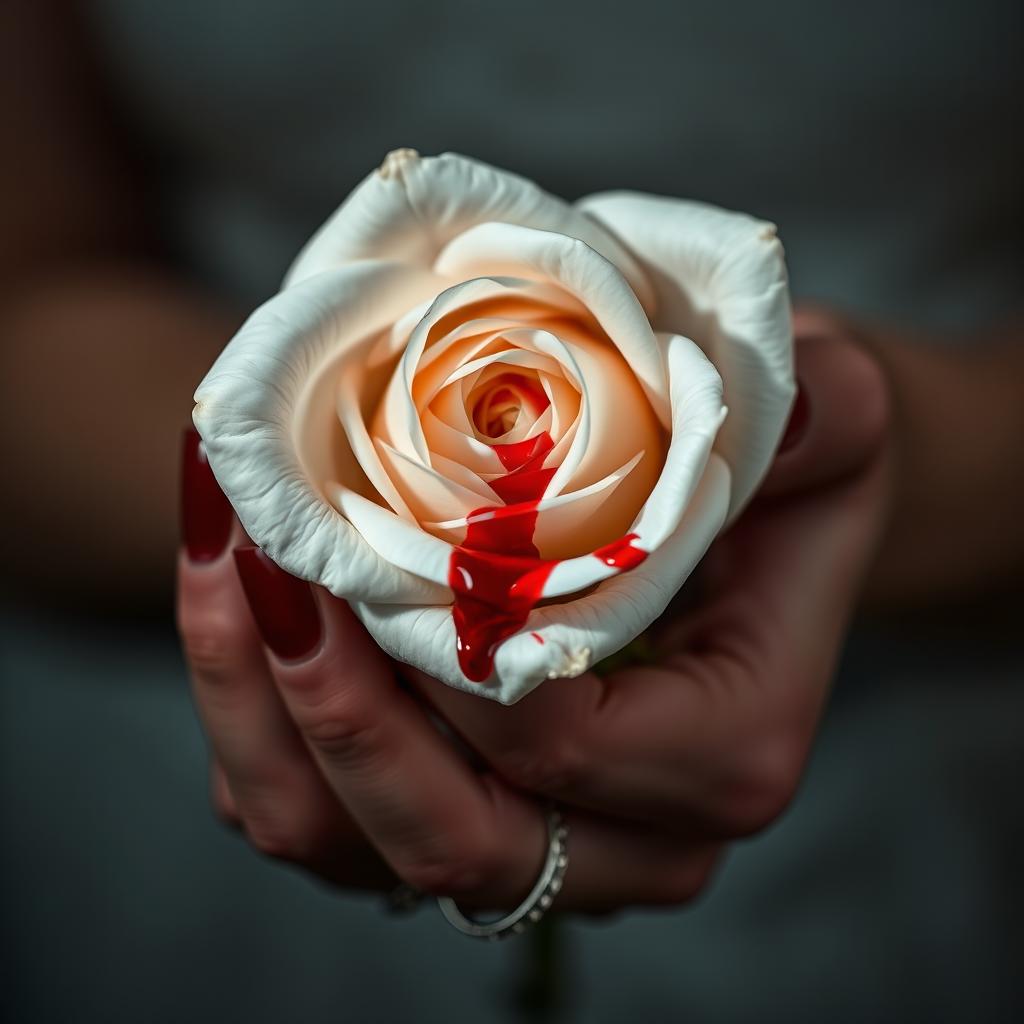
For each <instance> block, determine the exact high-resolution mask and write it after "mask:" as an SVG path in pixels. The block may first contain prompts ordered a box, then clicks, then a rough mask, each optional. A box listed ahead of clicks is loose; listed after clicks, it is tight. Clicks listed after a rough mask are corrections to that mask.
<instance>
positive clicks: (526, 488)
mask: <svg viewBox="0 0 1024 1024" xmlns="http://www.w3.org/2000/svg"><path fill="white" fill-rule="evenodd" d="M552 447H553V445H552V441H551V438H550V437H549V436H548V435H547V434H546V433H544V434H539V435H538V436H537V437H534V438H530V439H529V440H526V441H519V442H517V443H516V444H503V445H494V451H495V453H496V454H497V456H498V458H499V459H500V460H501V464H502V466H504V467H505V469H507V470H508V473H507V474H506V475H505V476H503V477H499V478H497V479H495V480H492V481H491V482H490V487H491V489H492V490H493V491H494V492H495V493H496V494H497V495H498V496H499V497H500V498H501V500H502V501H504V502H506V505H505V506H504V507H501V506H496V507H493V508H479V509H476V510H474V511H473V512H471V513H470V515H469V518H470V519H471V520H472V519H473V518H474V517H477V516H486V518H480V519H478V520H477V521H476V522H470V523H469V525H468V527H467V529H466V538H465V540H464V541H463V542H462V544H461V545H460V546H459V547H456V548H455V549H454V550H453V551H452V556H451V561H450V563H449V566H448V584H449V586H450V587H451V588H452V590H453V591H454V592H455V604H454V606H453V608H452V616H453V618H454V619H455V634H456V637H457V641H456V647H457V650H458V656H459V666H460V667H461V668H462V671H463V674H464V675H465V676H466V678H467V679H471V680H473V681H474V682H483V681H484V680H485V679H487V678H488V677H489V676H490V675H491V673H492V672H493V671H494V652H495V651H496V650H497V649H498V646H499V644H501V643H502V641H504V640H507V639H508V638H509V637H510V636H512V635H513V634H515V633H518V632H519V631H520V630H521V629H522V628H523V626H524V625H525V623H526V619H527V617H528V616H529V614H530V612H531V611H532V610H533V609H534V607H536V605H537V602H538V601H540V599H541V596H542V595H543V592H544V585H545V583H547V580H548V577H549V576H550V575H551V571H552V569H554V567H555V566H556V565H557V564H558V562H557V560H548V559H543V558H541V557H540V555H539V553H538V551H537V548H536V547H535V546H534V543H533V533H534V530H535V529H536V526H537V505H538V504H539V503H540V500H541V498H542V497H543V496H544V490H545V488H546V487H547V485H548V483H549V482H550V480H551V478H552V476H554V474H555V470H554V469H544V468H543V463H544V458H545V456H546V455H547V454H548V452H550V451H551V448H552ZM635 538H636V534H633V533H631V534H628V535H627V536H625V537H622V538H620V539H619V540H617V541H614V542H613V543H611V544H608V545H605V546H604V547H602V548H598V550H597V551H595V552H594V555H595V557H597V558H599V559H600V560H601V561H602V562H604V563H605V565H609V566H612V567H614V568H616V569H618V570H620V571H623V572H624V571H625V570H627V569H632V568H634V567H635V566H637V565H639V564H640V563H641V562H642V561H643V560H644V558H646V557H647V554H646V552H644V551H641V550H639V549H638V548H634V547H633V546H632V541H633V540H634V539H635ZM533 637H534V638H535V639H536V640H537V642H538V643H544V638H543V637H542V636H540V634H538V633H534V634H533Z"/></svg>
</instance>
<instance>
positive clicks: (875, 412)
mask: <svg viewBox="0 0 1024 1024" xmlns="http://www.w3.org/2000/svg"><path fill="white" fill-rule="evenodd" d="M796 360H797V379H798V381H799V387H798V391H797V397H796V400H795V402H794V405H793V410H792V412H791V413H790V420H789V425H788V426H787V429H786V434H785V435H784V437H783V440H782V443H781V444H780V446H779V451H778V453H777V455H776V458H775V462H774V464H773V465H772V468H771V470H770V471H769V473H768V476H767V477H766V478H765V481H764V483H763V484H762V485H761V489H760V491H759V495H760V497H779V496H782V495H786V494H792V493H795V492H797V491H801V490H808V489H811V488H814V487H821V486H823V485H825V484H829V483H833V482H835V481H837V480H841V479H843V478H844V477H847V476H849V475H850V474H851V473H854V472H856V471H858V470H859V469H860V468H862V467H863V466H864V465H865V464H866V463H867V462H868V461H870V460H871V459H872V458H873V457H874V455H875V454H876V453H877V451H878V449H879V446H880V445H881V443H882V441H883V437H884V434H885V431H886V429H887V426H888V405H889V403H888V395H887V389H886V386H885V381H884V378H883V377H882V371H881V369H880V368H879V366H878V364H877V363H876V362H875V361H874V359H872V358H871V356H870V355H869V354H868V353H867V351H866V350H865V349H863V348H861V347H860V345H858V344H857V343H856V341H855V339H854V338H853V336H852V335H850V334H848V333H847V334H837V333H836V328H835V326H834V325H833V327H832V332H831V333H830V334H820V333H814V334H809V335H806V336H803V337H800V336H799V335H798V338H797V346H796Z"/></svg>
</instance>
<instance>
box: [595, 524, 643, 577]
mask: <svg viewBox="0 0 1024 1024" xmlns="http://www.w3.org/2000/svg"><path fill="white" fill-rule="evenodd" d="M636 538H637V535H636V534H635V533H627V534H626V536H625V537H620V538H619V539H618V540H613V541H612V542H611V544H605V546H604V547H603V548H598V549H597V550H596V551H595V552H594V557H595V558H597V559H598V560H600V561H602V562H604V564H605V565H610V566H611V567H612V568H613V569H618V570H619V571H620V572H625V571H626V570H627V569H635V568H636V567H637V566H638V565H639V564H640V563H641V562H642V561H643V560H644V559H645V558H646V557H647V552H646V551H641V550H640V548H635V547H633V541H635V540H636Z"/></svg>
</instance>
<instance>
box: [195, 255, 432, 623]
mask: <svg viewBox="0 0 1024 1024" xmlns="http://www.w3.org/2000/svg"><path fill="white" fill-rule="evenodd" d="M444 286H445V282H443V281H439V280H438V278H437V277H435V276H434V275H433V274H431V273H429V272H428V271H425V270H417V269H413V268H411V267H406V266H402V265H400V264H394V263H383V262H369V261H367V262H364V263H356V264H351V265H349V266H347V267H342V268H341V269H338V270H332V271H328V272H326V273H323V274H320V275H318V276H317V277H314V278H311V279H309V280H308V281H304V282H303V283H302V284H301V285H296V286H295V287H294V288H290V289H289V290H288V291H285V292H281V293H280V294H279V295H277V296H275V297H274V298H272V299H271V300H270V301H269V302H267V303H265V304H264V305H263V306H261V307H260V308H259V309H258V310H256V312H255V313H253V314H252V316H250V317H249V319H248V320H247V321H246V322H245V324H244V325H243V326H242V328H241V330H240V331H239V332H238V334H236V335H235V337H234V338H233V339H232V340H231V342H230V343H229V344H228V346H227V348H225V349H224V351H223V352H222V353H221V354H220V357H219V358H218V359H217V361H216V363H214V365H213V368H212V369H211V370H210V372H209V373H208V374H207V375H206V378H205V379H204V380H203V382H202V383H201V384H200V385H199V388H198V390H197V391H196V395H195V399H196V408H195V410H194V412H193V419H194V421H195V425H196V429H197V430H198V431H199V433H200V434H201V435H202V437H203V441H204V442H205V444H206V451H207V455H208V457H209V460H210V465H211V467H212V468H213V472H214V474H215V475H216V477H217V480H218V481H219V482H220V484H221V486H222V487H223V489H224V491H225V493H226V494H227V495H228V497H229V498H230V500H231V503H232V505H234V507H235V511H236V512H237V513H238V518H239V519H240V520H241V522H242V525H243V526H244V527H245V529H246V532H247V533H248V534H249V536H250V537H251V538H252V539H253V540H254V541H255V542H256V543H257V544H259V545H260V547H262V548H263V549H264V550H265V551H266V552H267V554H268V555H270V557H271V558H272V559H273V560H274V561H275V562H277V563H278V565H280V566H282V567H283V568H285V569H287V570H288V572H290V573H293V574H294V575H295V576H299V577H301V578H302V579H305V580H311V581H313V582H315V583H319V584H322V585H323V586H325V587H327V588H328V589H329V590H330V591H332V592H333V593H335V594H338V595H339V596H344V597H349V598H353V599H357V598H358V599H363V600H373V601H394V602H404V603H410V604H413V603H445V602H447V601H449V600H450V592H449V591H448V590H447V588H446V587H443V586H439V585H438V584H436V583H431V582H429V581H428V580H427V579H424V578H421V577H419V576H417V575H414V574H412V573H409V572H405V571H403V570H401V569H398V568H396V567H395V566H394V565H392V564H391V563H390V562H389V561H388V560H387V559H385V558H383V557H381V556H380V555H379V554H377V552H376V551H374V549H373V548H372V547H370V545H369V544H367V542H366V541H365V540H364V539H363V538H362V536H360V534H359V533H358V532H357V531H356V529H355V528H354V527H353V526H352V525H351V524H350V523H348V522H347V521H346V520H345V519H344V518H343V517H342V516H341V515H340V514H339V513H338V512H337V510H336V509H334V508H333V507H332V506H331V505H330V503H329V502H328V501H326V500H325V499H324V497H323V495H322V494H320V493H319V491H318V490H317V487H316V484H315V483H314V479H315V478H316V474H312V477H313V479H311V473H310V467H309V466H308V465H304V464H303V458H302V456H301V455H300V452H299V450H298V449H297V446H296V437H295V423H296V421H301V420H302V419H303V417H302V416H297V415H296V409H297V408H298V407H299V406H300V405H301V403H303V402H307V401H308V400H309V398H310V385H311V384H312V383H313V382H314V381H315V380H316V377H317V371H318V369H319V368H320V367H322V366H323V364H324V363H325V362H326V361H327V360H329V359H331V358H332V357H337V355H338V353H339V352H340V351H342V350H343V349H344V348H345V347H346V346H353V345H356V344H357V343H359V342H360V341H363V340H364V339H366V338H367V337H370V336H372V335H373V334H375V333H377V332H379V331H381V330H383V329H384V328H386V327H388V326H389V325H390V324H391V323H392V322H393V321H394V320H396V319H397V318H398V317H400V316H401V315H402V314H403V313H404V312H405V311H406V310H407V309H408V308H409V307H410V306H413V305H415V304H417V303H420V302H423V301H424V300H426V299H428V298H431V297H432V296H433V295H435V294H436V293H437V292H438V291H439V290H440V289H442V288H443V287H444ZM333 396H334V389H333V388H331V389H329V390H328V391H327V393H326V397H327V402H326V408H325V409H324V410H323V412H324V416H325V419H326V420H327V421H333V422H335V423H336V420H335V419H334V416H335V409H334V401H333ZM305 419H306V421H307V423H308V420H309V417H308V416H307V417H305ZM324 436H325V437H328V436H329V434H328V433H327V428H326V427H325V428H324ZM352 462H353V466H354V465H355V460H354V459H353V460H352ZM320 483H321V484H322V483H324V481H323V480H320Z"/></svg>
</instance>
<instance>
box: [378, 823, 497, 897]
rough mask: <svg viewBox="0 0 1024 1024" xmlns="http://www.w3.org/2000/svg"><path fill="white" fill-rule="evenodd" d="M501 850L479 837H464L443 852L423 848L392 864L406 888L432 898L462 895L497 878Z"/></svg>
mask: <svg viewBox="0 0 1024 1024" xmlns="http://www.w3.org/2000/svg"><path fill="white" fill-rule="evenodd" d="M500 861H501V858H500V851H499V850H498V847H497V845H496V844H495V843H494V842H493V841H491V840H489V839H488V838H487V837H486V836H484V835H482V834H477V835H465V836H462V837H459V838H457V839H456V840H454V841H453V842H452V843H451V844H450V845H449V846H448V847H447V848H444V849H424V850H421V851H418V852H417V853H415V854H413V855H412V856H410V857H409V858H408V859H406V860H403V861H402V862H401V863H398V864H396V865H395V870H396V871H397V873H398V875H399V876H400V877H401V878H402V879H403V880H404V881H406V882H408V883H409V885H412V886H414V887H415V888H417V889H421V890H422V891H423V892H426V893H429V894H431V895H433V896H456V897H457V896H465V895H470V894H473V893H477V892H479V891H481V890H482V889H485V888H486V887H487V886H488V884H489V883H490V882H491V881H492V880H493V879H495V878H496V877H499V876H500V873H501V866H500Z"/></svg>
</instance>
